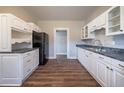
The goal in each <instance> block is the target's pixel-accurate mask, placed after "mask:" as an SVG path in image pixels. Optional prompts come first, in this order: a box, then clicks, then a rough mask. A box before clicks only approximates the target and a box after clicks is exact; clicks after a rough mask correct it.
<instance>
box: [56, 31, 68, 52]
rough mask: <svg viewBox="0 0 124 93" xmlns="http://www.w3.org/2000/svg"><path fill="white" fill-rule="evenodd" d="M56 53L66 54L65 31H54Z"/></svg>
mask: <svg viewBox="0 0 124 93" xmlns="http://www.w3.org/2000/svg"><path fill="white" fill-rule="evenodd" d="M56 54H67V31H62V30H61V31H60V30H59V31H58V30H57V31H56Z"/></svg>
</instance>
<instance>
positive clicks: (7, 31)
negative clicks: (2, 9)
mask: <svg viewBox="0 0 124 93" xmlns="http://www.w3.org/2000/svg"><path fill="white" fill-rule="evenodd" d="M10 24H11V17H10V16H8V15H6V14H0V52H10V51H11V28H10Z"/></svg>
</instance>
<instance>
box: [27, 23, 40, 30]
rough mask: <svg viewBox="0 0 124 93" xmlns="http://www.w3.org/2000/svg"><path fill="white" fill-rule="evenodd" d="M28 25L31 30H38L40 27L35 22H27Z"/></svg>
mask: <svg viewBox="0 0 124 93" xmlns="http://www.w3.org/2000/svg"><path fill="white" fill-rule="evenodd" d="M28 27H29V29H30V31H31V32H32V31H36V32H39V31H40V28H39V27H38V26H37V25H36V24H34V23H28Z"/></svg>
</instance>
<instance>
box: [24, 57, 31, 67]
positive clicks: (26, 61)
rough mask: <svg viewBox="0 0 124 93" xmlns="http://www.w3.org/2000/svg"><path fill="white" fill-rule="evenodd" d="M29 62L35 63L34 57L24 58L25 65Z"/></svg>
mask: <svg viewBox="0 0 124 93" xmlns="http://www.w3.org/2000/svg"><path fill="white" fill-rule="evenodd" d="M29 64H33V59H32V57H25V58H24V67H25V66H27V65H29Z"/></svg>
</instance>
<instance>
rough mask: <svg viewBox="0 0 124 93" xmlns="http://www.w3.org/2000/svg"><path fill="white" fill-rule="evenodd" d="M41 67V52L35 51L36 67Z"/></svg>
mask: <svg viewBox="0 0 124 93" xmlns="http://www.w3.org/2000/svg"><path fill="white" fill-rule="evenodd" d="M38 65H39V50H35V67H37V66H38Z"/></svg>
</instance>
